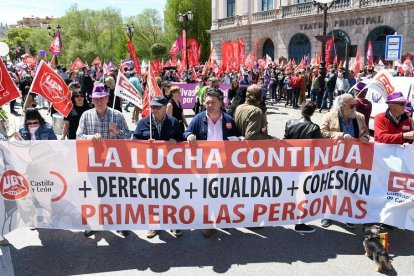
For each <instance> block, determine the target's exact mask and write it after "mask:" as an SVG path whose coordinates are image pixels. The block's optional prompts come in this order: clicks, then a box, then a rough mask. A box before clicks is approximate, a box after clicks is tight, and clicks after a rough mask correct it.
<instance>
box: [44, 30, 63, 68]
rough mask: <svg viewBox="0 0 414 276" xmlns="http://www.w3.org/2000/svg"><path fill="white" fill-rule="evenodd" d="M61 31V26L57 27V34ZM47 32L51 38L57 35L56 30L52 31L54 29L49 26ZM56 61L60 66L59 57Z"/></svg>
mask: <svg viewBox="0 0 414 276" xmlns="http://www.w3.org/2000/svg"><path fill="white" fill-rule="evenodd" d="M60 29H61V27H60V25H57V27H56V31H57V32H60ZM47 31H48V32H49V35H50V36H51V37H55V35H56V31H55V30H52V27H50V25H49V26H47ZM55 59H56V65H58V64H59V63H58V57H57V56H55Z"/></svg>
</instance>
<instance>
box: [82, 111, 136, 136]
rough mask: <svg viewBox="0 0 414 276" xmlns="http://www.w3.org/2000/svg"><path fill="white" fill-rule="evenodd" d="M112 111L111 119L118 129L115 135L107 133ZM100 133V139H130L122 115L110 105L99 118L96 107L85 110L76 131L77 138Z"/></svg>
mask: <svg viewBox="0 0 414 276" xmlns="http://www.w3.org/2000/svg"><path fill="white" fill-rule="evenodd" d="M112 113H113V114H114V119H113V121H114V122H115V124H116V127H117V128H118V129H119V134H118V135H116V136H113V135H109V122H111V121H112ZM97 133H99V134H101V137H102V139H130V138H131V134H130V132H129V128H128V124H127V122H126V121H125V118H124V116H123V115H122V113H121V112H119V111H118V110H114V109H112V108H110V107H108V108H107V109H106V112H105V116H104V117H103V118H102V119H101V118H99V116H98V113H97V112H96V109H95V108H93V109H90V110H87V111H85V112H84V113H83V114H82V116H81V118H80V120H79V127H78V130H77V131H76V138H77V139H90V138H91V137H90V136H91V135H95V134H97Z"/></svg>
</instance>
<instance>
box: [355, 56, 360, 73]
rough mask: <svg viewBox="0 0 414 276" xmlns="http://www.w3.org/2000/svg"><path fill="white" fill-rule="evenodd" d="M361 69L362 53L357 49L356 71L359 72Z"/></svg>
mask: <svg viewBox="0 0 414 276" xmlns="http://www.w3.org/2000/svg"><path fill="white" fill-rule="evenodd" d="M359 71H361V54H360V53H359V51H357V54H356V58H355V67H354V73H355V74H358V73H359Z"/></svg>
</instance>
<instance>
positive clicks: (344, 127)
mask: <svg viewBox="0 0 414 276" xmlns="http://www.w3.org/2000/svg"><path fill="white" fill-rule="evenodd" d="M321 132H322V137H323V138H329V139H345V140H347V139H358V140H360V141H363V142H368V141H369V131H368V127H367V125H366V123H365V118H364V115H363V114H361V113H359V112H357V111H356V103H355V99H354V97H353V96H352V95H351V94H347V93H346V94H342V95H340V96H338V107H336V108H333V109H332V110H331V111H330V112H328V113H326V114H324V116H323V117H322V124H321ZM330 225H331V220H329V219H323V220H322V227H329V226H330ZM345 225H346V226H347V227H348V228H351V229H353V228H355V225H354V224H351V223H345Z"/></svg>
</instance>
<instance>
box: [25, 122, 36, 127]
mask: <svg viewBox="0 0 414 276" xmlns="http://www.w3.org/2000/svg"><path fill="white" fill-rule="evenodd" d="M38 124H39V121H32V122H29V121H27V122H26V125H28V126H32V125H34V126H35V125H38Z"/></svg>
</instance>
